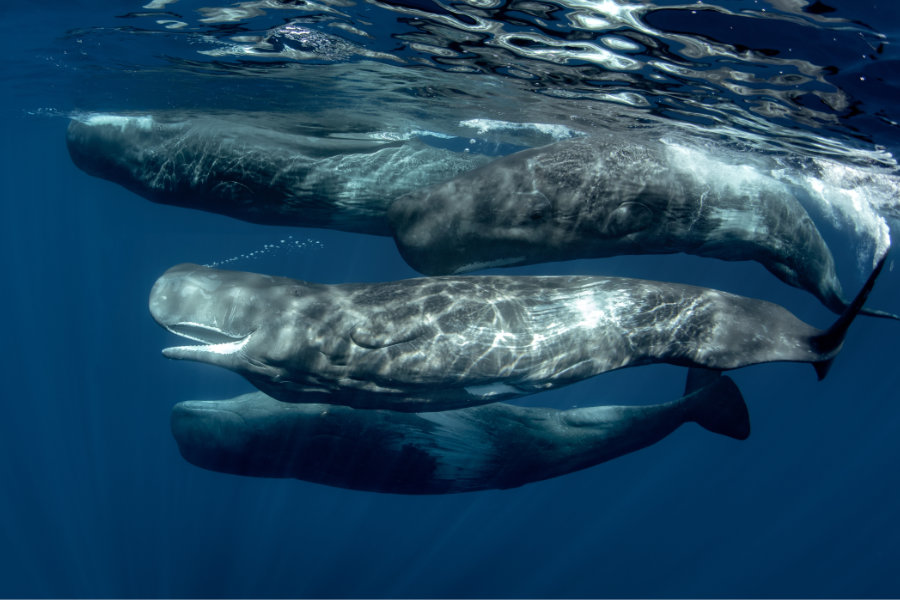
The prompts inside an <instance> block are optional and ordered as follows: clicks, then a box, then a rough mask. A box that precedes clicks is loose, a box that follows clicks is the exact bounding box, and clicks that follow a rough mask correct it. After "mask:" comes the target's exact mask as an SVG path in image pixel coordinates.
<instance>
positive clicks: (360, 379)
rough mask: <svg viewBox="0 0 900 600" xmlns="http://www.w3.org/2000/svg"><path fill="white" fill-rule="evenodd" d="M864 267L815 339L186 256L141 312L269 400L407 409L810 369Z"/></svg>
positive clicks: (640, 303) (771, 313) (586, 296)
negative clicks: (640, 377) (630, 376)
mask: <svg viewBox="0 0 900 600" xmlns="http://www.w3.org/2000/svg"><path fill="white" fill-rule="evenodd" d="M882 264H883V260H882V262H881V263H879V270H880V268H881V265H882ZM877 273H878V270H876V271H875V272H874V273H873V274H872V276H871V277H870V279H869V281H868V282H867V285H866V288H864V290H863V291H862V292H860V294H859V295H858V297H857V298H856V300H855V301H854V306H853V307H852V308H851V309H850V310H849V311H848V313H846V314H845V315H844V316H842V317H841V319H838V322H837V323H836V324H835V326H833V327H832V328H831V329H829V330H828V331H824V332H823V331H819V330H817V329H815V328H814V327H812V326H810V325H807V324H805V323H803V322H802V321H800V320H799V319H797V318H796V317H794V316H793V315H792V314H791V313H789V312H788V311H787V310H785V309H784V308H782V307H780V306H778V305H775V304H772V303H769V302H765V301H762V300H754V299H750V298H744V297H740V296H735V295H733V294H727V293H724V292H719V291H716V290H711V289H706V288H699V287H694V286H688V285H680V284H674V283H660V282H652V281H642V280H638V279H625V278H614V277H434V278H426V279H409V280H402V281H396V282H389V283H376V284H337V285H321V284H313V283H307V282H302V281H297V280H292V279H286V278H277V277H269V276H265V275H257V274H253V273H243V272H235V271H223V270H217V269H211V268H207V267H201V266H198V265H190V264H186V265H180V266H177V267H173V268H172V269H170V270H169V271H167V272H166V273H165V274H163V275H162V276H161V277H160V278H159V279H158V280H157V282H156V284H155V285H154V286H153V290H152V291H151V294H150V311H151V314H152V315H153V317H154V319H156V321H157V322H158V323H160V324H161V325H162V326H163V327H165V328H166V329H168V330H169V331H171V332H173V333H175V334H178V335H180V336H183V337H186V338H188V339H191V340H194V341H197V342H200V345H194V346H182V347H175V348H168V349H166V350H165V351H164V354H165V355H166V356H168V357H170V358H176V359H188V360H197V361H201V362H207V363H210V364H215V365H219V366H223V367H225V368H228V369H231V370H233V371H235V372H237V373H239V374H241V375H243V376H244V377H246V378H247V379H248V380H249V381H250V382H251V383H253V384H254V385H255V386H256V387H258V388H259V389H260V390H262V391H263V392H266V393H267V394H269V395H271V396H273V397H275V398H277V399H279V400H284V401H288V402H341V403H344V404H346V405H348V406H353V407H356V408H386V409H393V410H400V411H407V412H418V411H436V410H447V409H452V408H462V407H467V406H474V405H479V404H485V403H489V402H494V401H498V400H503V399H506V398H512V397H516V396H521V395H524V394H531V393H535V392H539V391H542V390H548V389H552V388H556V387H560V386H563V385H567V384H571V383H574V382H576V381H580V380H582V379H585V378H588V377H592V376H594V375H598V374H600V373H604V372H606V371H611V370H614V369H619V368H623V367H630V366H637V365H642V364H649V363H669V364H674V365H683V366H689V367H703V368H708V369H715V370H725V369H734V368H738V367H743V366H747V365H752V364H758V363H763V362H771V361H799V362H810V363H813V364H815V365H818V367H817V370H818V371H819V373H820V376H822V375H824V372H825V370H826V369H827V365H828V364H829V362H830V360H831V359H832V358H833V357H834V356H835V355H836V354H837V352H838V350H839V349H840V347H841V344H842V343H843V337H844V333H845V332H846V330H847V327H849V325H850V322H851V321H852V319H853V317H854V316H855V314H856V312H857V311H858V310H859V307H860V306H861V304H862V302H863V301H864V300H865V297H866V295H867V294H868V291H869V290H870V289H871V286H872V285H873V283H874V280H875V277H876V276H877ZM323 396H325V397H327V398H328V399H327V400H325V399H323Z"/></svg>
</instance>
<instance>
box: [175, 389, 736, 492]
mask: <svg viewBox="0 0 900 600" xmlns="http://www.w3.org/2000/svg"><path fill="white" fill-rule="evenodd" d="M689 421H694V422H697V423H699V424H700V425H701V426H703V427H704V428H706V429H708V430H710V431H713V432H715V433H720V434H722V435H726V436H730V437H733V438H736V439H746V438H747V436H748V435H749V434H750V421H749V416H748V414H747V407H746V405H745V404H744V401H743V399H742V397H741V394H740V391H739V390H738V388H737V386H736V385H735V384H734V383H733V382H732V381H731V379H730V378H728V377H720V378H719V380H718V381H716V382H715V383H712V384H711V385H707V386H706V387H703V388H701V389H700V390H698V391H695V392H693V393H691V394H688V395H686V396H684V397H682V398H680V399H678V400H675V401H673V402H668V403H665V404H655V405H650V406H595V407H590V408H575V409H571V410H553V409H549V408H526V407H520V406H512V405H508V404H503V403H497V404H489V405H486V406H477V407H473V408H465V409H460V410H452V411H445V412H429V413H418V414H417V413H401V412H395V411H389V410H357V409H353V408H349V407H347V406H335V405H333V404H287V403H284V402H279V401H277V400H275V399H273V398H271V397H269V396H266V395H265V394H262V393H260V392H256V393H251V394H246V395H243V396H239V397H237V398H233V399H231V400H218V401H191V402H182V403H179V404H177V405H176V406H175V407H174V408H173V410H172V433H173V435H174V436H175V440H176V442H177V443H178V449H179V450H180V452H181V455H182V456H183V457H184V458H185V459H186V460H187V461H188V462H190V463H192V464H194V465H196V466H198V467H202V468H204V469H209V470H212V471H219V472H224V473H232V474H236V475H249V476H255V477H291V478H296V479H301V480H305V481H311V482H315V483H322V484H326V485H331V486H337V487H342V488H349V489H354V490H368V491H374V492H389V493H398V494H446V493H454V492H468V491H475V490H486V489H505V488H512V487H518V486H521V485H523V484H526V483H530V482H533V481H540V480H543V479H549V478H551V477H557V476H559V475H564V474H566V473H571V472H573V471H577V470H580V469H585V468H588V467H592V466H594V465H597V464H599V463H602V462H604V461H607V460H610V459H613V458H616V457H618V456H622V455H624V454H627V453H629V452H634V451H636V450H639V449H641V448H645V447H647V446H650V445H651V444H655V443H656V442H658V441H660V440H661V439H663V438H664V437H666V436H667V435H669V434H670V433H671V432H673V431H675V430H676V429H678V427H680V426H681V425H682V424H683V423H686V422H689Z"/></svg>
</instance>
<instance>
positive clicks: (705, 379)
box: [684, 367, 722, 396]
mask: <svg viewBox="0 0 900 600" xmlns="http://www.w3.org/2000/svg"><path fill="white" fill-rule="evenodd" d="M721 376H722V371H718V370H716V369H703V368H701V367H691V368H689V369H688V374H687V378H686V380H685V382H684V395H685V396H687V395H688V394H692V393H693V392H696V391H698V390H701V389H703V388H705V387H706V386H708V385H713V384H714V383H716V382H717V381H719V378H720V377H721Z"/></svg>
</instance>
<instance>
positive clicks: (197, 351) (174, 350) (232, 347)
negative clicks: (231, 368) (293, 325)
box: [163, 322, 253, 358]
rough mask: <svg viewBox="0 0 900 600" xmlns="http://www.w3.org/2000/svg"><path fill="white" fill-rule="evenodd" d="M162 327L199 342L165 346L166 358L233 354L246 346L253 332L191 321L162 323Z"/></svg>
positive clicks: (164, 353)
mask: <svg viewBox="0 0 900 600" xmlns="http://www.w3.org/2000/svg"><path fill="white" fill-rule="evenodd" d="M164 327H165V328H166V329H167V330H168V331H169V332H171V333H174V334H175V335H177V336H180V337H183V338H187V339H189V340H193V341H195V342H200V344H199V345H196V346H172V347H170V348H165V349H164V350H163V355H164V356H166V357H168V358H192V357H194V356H197V355H203V354H220V355H227V354H235V353H236V352H239V351H240V350H241V349H242V348H243V347H244V346H246V345H247V342H249V341H250V338H251V337H252V336H253V332H250V333H248V334H246V335H240V334H235V333H231V332H228V331H224V330H222V329H219V328H218V327H212V326H210V325H203V324H200V323H193V322H180V323H172V324H171V325H164Z"/></svg>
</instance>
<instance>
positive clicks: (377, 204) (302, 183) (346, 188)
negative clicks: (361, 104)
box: [66, 114, 490, 235]
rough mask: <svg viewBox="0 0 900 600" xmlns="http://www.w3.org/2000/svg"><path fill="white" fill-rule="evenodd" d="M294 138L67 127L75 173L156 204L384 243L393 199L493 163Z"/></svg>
mask: <svg viewBox="0 0 900 600" xmlns="http://www.w3.org/2000/svg"><path fill="white" fill-rule="evenodd" d="M263 123H265V121H263ZM281 123H282V124H284V120H282V121H281ZM299 129H300V131H303V132H305V133H295V132H289V131H278V130H276V129H272V128H270V127H266V126H263V125H261V124H257V123H256V122H255V121H253V120H251V119H250V118H249V117H247V116H244V117H243V118H234V117H228V116H227V115H224V116H188V115H179V114H172V115H165V114H163V115H153V116H151V115H143V116H126V115H102V114H100V115H92V116H90V117H85V118H83V119H81V120H73V121H71V122H70V123H69V128H68V132H67V136H66V140H67V145H68V148H69V154H70V156H71V157H72V161H73V162H74V163H75V165H76V166H78V168H80V169H81V170H83V171H84V172H86V173H88V174H90V175H94V176H96V177H101V178H103V179H107V180H109V181H113V182H115V183H118V184H119V185H122V186H124V187H125V188H127V189H129V190H131V191H132V192H134V193H136V194H139V195H140V196H143V197H144V198H147V199H148V200H152V201H153V202H159V203H162V204H173V205H176V206H184V207H188V208H195V209H199V210H204V211H208V212H214V213H219V214H223V215H227V216H229V217H234V218H237V219H242V220H244V221H250V222H252V223H261V224H267V225H295V226H302V227H322V228H330V229H339V230H343V231H353V232H359V233H370V234H377V235H391V231H390V229H389V228H388V224H387V219H386V217H385V212H386V210H387V205H388V203H389V202H390V201H392V200H393V199H394V198H396V197H397V196H399V195H402V194H404V193H406V192H409V191H411V190H414V189H416V188H418V187H422V186H425V185H428V184H431V183H435V182H438V181H443V180H445V179H450V178H451V177H454V176H455V175H458V174H459V173H462V172H464V171H468V170H471V169H473V168H475V167H477V166H479V165H481V164H484V163H486V162H488V161H489V160H490V158H488V157H486V156H482V155H477V154H468V153H460V152H451V151H450V150H443V149H438V148H434V147H432V146H428V145H426V144H424V143H422V142H421V141H418V140H417V139H415V138H414V139H410V140H403V141H388V140H383V139H372V138H370V137H366V136H365V135H361V134H353V133H352V132H351V133H348V134H344V135H341V136H329V135H321V131H318V130H311V129H310V128H308V127H307V128H299ZM313 133H316V134H319V135H313Z"/></svg>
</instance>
